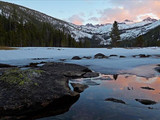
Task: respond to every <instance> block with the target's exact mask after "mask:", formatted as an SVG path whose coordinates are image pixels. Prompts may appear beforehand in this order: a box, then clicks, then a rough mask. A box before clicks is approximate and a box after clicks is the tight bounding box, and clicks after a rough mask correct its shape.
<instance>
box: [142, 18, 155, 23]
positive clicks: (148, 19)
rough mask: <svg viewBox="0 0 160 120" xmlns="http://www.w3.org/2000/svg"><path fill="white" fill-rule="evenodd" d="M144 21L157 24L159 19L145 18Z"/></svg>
mask: <svg viewBox="0 0 160 120" xmlns="http://www.w3.org/2000/svg"><path fill="white" fill-rule="evenodd" d="M143 21H151V22H156V21H157V19H154V18H151V17H147V18H145V19H144V20H143Z"/></svg>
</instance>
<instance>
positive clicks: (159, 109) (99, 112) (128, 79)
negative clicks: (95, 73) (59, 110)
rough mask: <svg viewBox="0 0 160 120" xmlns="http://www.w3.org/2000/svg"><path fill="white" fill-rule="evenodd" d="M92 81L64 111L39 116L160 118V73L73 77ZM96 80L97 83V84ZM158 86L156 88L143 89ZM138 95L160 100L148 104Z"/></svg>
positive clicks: (70, 119)
mask: <svg viewBox="0 0 160 120" xmlns="http://www.w3.org/2000/svg"><path fill="white" fill-rule="evenodd" d="M71 82H74V83H81V84H88V85H89V88H87V89H86V90H85V91H84V92H83V93H81V95H80V98H79V100H78V101H77V102H76V103H75V104H74V105H72V106H71V108H70V110H69V111H68V112H66V113H64V114H61V115H56V116H50V117H45V118H41V119H39V120H159V119H160V114H159V113H160V103H159V102H160V86H159V84H160V77H159V76H155V77H150V78H145V77H138V76H136V75H128V74H126V75H118V76H113V75H101V76H100V77H99V78H94V79H93V78H92V79H76V80H71ZM94 83H95V84H94ZM141 87H149V88H154V89H155V90H148V89H142V88H141ZM106 98H115V99H119V100H123V101H124V102H125V103H126V104H121V103H116V102H111V101H105V99H106ZM135 99H147V100H152V101H156V102H157V104H155V105H144V104H141V103H140V102H137V101H136V100H135Z"/></svg>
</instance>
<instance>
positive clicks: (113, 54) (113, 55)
mask: <svg viewBox="0 0 160 120" xmlns="http://www.w3.org/2000/svg"><path fill="white" fill-rule="evenodd" d="M117 56H118V55H114V54H113V55H110V56H109V57H117Z"/></svg>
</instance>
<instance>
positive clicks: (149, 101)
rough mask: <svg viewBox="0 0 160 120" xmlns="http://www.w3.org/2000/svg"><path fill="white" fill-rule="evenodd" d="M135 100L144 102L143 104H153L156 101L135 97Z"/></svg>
mask: <svg viewBox="0 0 160 120" xmlns="http://www.w3.org/2000/svg"><path fill="white" fill-rule="evenodd" d="M135 100H136V101H138V102H140V103H141V104H144V105H154V104H156V103H157V102H155V101H152V100H146V99H135Z"/></svg>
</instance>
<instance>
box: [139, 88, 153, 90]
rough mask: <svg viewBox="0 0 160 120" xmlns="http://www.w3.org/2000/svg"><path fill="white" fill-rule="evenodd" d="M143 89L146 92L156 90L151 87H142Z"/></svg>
mask: <svg viewBox="0 0 160 120" xmlns="http://www.w3.org/2000/svg"><path fill="white" fill-rule="evenodd" d="M141 88H142V89H146V90H155V89H154V88H150V87H141Z"/></svg>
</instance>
